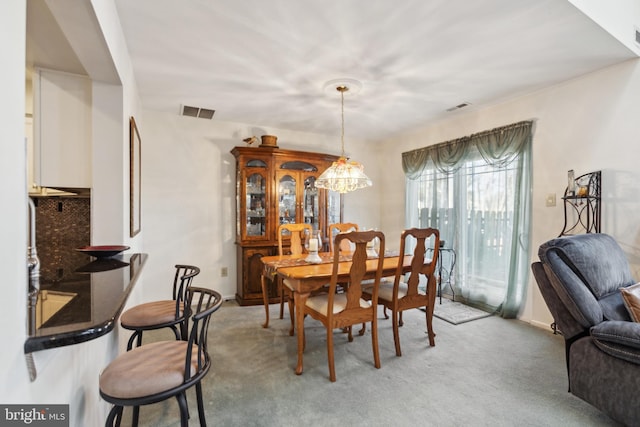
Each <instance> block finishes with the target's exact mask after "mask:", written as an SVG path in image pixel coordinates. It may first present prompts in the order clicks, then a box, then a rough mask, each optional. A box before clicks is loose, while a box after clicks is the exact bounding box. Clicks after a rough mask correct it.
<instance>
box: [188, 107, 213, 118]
mask: <svg viewBox="0 0 640 427" xmlns="http://www.w3.org/2000/svg"><path fill="white" fill-rule="evenodd" d="M215 112H216V110H210V109H208V108H198V107H190V106H188V105H183V106H182V115H183V116H189V117H199V118H201V119H212V118H213V115H214V114H215Z"/></svg>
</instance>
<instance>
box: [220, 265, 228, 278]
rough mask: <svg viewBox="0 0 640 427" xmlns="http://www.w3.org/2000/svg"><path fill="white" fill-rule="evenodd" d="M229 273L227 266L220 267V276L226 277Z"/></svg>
mask: <svg viewBox="0 0 640 427" xmlns="http://www.w3.org/2000/svg"><path fill="white" fill-rule="evenodd" d="M228 275H229V269H228V268H227V267H222V268H221V269H220V277H227V276H228Z"/></svg>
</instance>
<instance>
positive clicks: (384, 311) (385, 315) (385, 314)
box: [382, 305, 389, 319]
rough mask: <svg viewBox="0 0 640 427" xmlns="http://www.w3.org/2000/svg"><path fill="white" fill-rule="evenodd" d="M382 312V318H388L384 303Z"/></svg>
mask: <svg viewBox="0 0 640 427" xmlns="http://www.w3.org/2000/svg"><path fill="white" fill-rule="evenodd" d="M382 314H384V318H385V319H388V318H389V315H388V314H387V306H386V305H383V306H382Z"/></svg>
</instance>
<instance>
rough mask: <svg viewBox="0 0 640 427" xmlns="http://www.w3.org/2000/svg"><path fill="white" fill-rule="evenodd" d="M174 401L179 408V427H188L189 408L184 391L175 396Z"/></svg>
mask: <svg viewBox="0 0 640 427" xmlns="http://www.w3.org/2000/svg"><path fill="white" fill-rule="evenodd" d="M176 400H177V401H178V406H179V407H180V426H181V427H189V407H188V406H187V397H186V396H185V393H184V391H183V392H182V393H178V395H176Z"/></svg>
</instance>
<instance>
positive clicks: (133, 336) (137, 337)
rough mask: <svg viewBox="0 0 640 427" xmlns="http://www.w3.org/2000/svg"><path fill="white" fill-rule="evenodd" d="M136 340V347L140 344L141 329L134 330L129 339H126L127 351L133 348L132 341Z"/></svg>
mask: <svg viewBox="0 0 640 427" xmlns="http://www.w3.org/2000/svg"><path fill="white" fill-rule="evenodd" d="M134 341H135V342H136V347H140V346H141V345H142V331H134V332H133V333H132V334H131V336H130V337H129V341H127V351H129V350H131V349H132V348H133V342H134Z"/></svg>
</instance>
